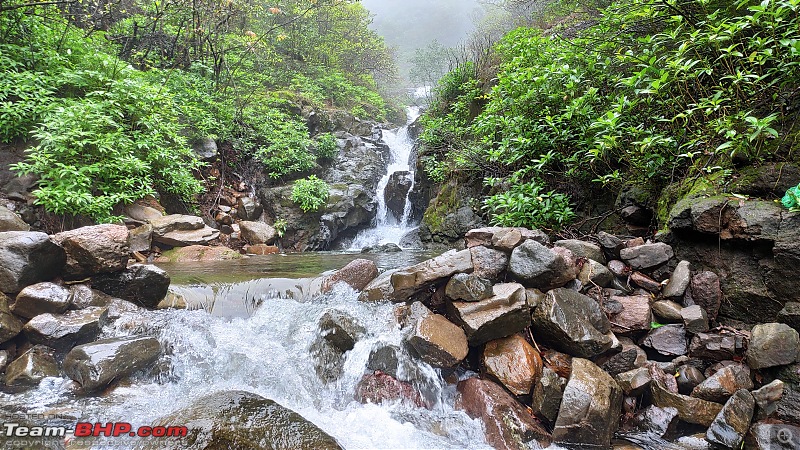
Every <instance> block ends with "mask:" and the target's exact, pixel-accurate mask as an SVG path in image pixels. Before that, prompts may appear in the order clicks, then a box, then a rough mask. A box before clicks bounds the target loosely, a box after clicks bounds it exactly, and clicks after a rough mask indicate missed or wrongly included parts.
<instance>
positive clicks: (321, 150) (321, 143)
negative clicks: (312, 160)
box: [314, 133, 339, 159]
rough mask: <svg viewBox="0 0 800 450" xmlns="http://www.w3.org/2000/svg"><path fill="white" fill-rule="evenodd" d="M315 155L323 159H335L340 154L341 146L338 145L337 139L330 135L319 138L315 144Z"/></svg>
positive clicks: (326, 134)
mask: <svg viewBox="0 0 800 450" xmlns="http://www.w3.org/2000/svg"><path fill="white" fill-rule="evenodd" d="M314 154H316V155H317V157H318V158H322V159H333V158H335V157H336V156H337V155H338V154H339V145H338V144H337V143H336V137H335V136H334V135H332V134H330V133H325V134H321V135H319V136H317V137H316V139H315V143H314Z"/></svg>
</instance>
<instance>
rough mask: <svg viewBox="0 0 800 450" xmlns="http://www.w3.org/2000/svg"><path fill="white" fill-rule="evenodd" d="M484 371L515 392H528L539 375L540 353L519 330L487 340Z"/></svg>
mask: <svg viewBox="0 0 800 450" xmlns="http://www.w3.org/2000/svg"><path fill="white" fill-rule="evenodd" d="M483 366H484V367H485V368H486V374H487V375H489V376H490V377H491V378H493V379H494V380H496V381H498V382H499V383H500V384H502V385H503V386H505V387H506V389H508V390H509V391H510V392H511V393H512V394H514V395H528V394H530V393H531V390H532V389H533V386H534V384H535V383H536V382H537V381H538V380H539V378H540V377H541V376H542V357H541V356H540V355H539V352H538V351H536V349H535V348H533V346H532V345H531V344H529V343H528V341H526V340H525V338H523V337H522V336H520V335H519V334H515V335H513V336H509V337H507V338H503V339H497V340H494V341H490V342H487V343H486V347H485V348H484V350H483Z"/></svg>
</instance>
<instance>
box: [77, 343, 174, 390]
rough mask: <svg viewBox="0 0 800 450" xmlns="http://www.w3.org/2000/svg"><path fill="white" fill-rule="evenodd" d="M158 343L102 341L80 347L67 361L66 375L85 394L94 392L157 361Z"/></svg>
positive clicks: (159, 348) (159, 349)
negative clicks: (78, 385) (76, 383)
mask: <svg viewBox="0 0 800 450" xmlns="http://www.w3.org/2000/svg"><path fill="white" fill-rule="evenodd" d="M160 352H161V345H160V344H159V343H158V340H157V339H155V338H152V337H148V336H133V337H121V338H111V339H101V340H99V341H95V342H91V343H88V344H83V345H79V346H77V347H75V348H73V349H72V350H70V352H69V353H67V356H66V357H65V358H64V373H66V374H67V376H69V377H70V378H72V379H73V380H75V381H76V382H78V384H80V385H81V388H82V389H83V390H84V391H85V392H94V391H97V390H99V389H102V388H104V387H106V386H108V385H109V384H110V383H111V382H112V381H115V380H121V379H123V378H125V377H127V376H129V375H131V374H132V373H134V372H136V371H137V370H141V369H144V368H145V367H147V366H148V365H150V364H152V363H153V362H155V360H156V359H157V358H158V355H159V353H160Z"/></svg>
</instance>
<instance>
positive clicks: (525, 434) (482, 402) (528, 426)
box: [456, 378, 550, 450]
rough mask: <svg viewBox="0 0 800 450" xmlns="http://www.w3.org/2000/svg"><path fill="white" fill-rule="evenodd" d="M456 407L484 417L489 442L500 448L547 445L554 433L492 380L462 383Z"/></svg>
mask: <svg viewBox="0 0 800 450" xmlns="http://www.w3.org/2000/svg"><path fill="white" fill-rule="evenodd" d="M457 389H458V392H459V396H458V399H457V400H456V408H457V409H461V410H463V411H465V412H466V413H467V414H468V415H469V416H470V417H472V418H477V419H480V420H481V422H482V423H483V426H484V429H485V432H486V442H487V443H488V444H489V445H491V446H492V447H493V448H495V449H498V450H524V449H527V448H529V447H528V445H527V443H530V442H536V443H537V444H538V445H540V446H543V447H546V446H548V445H549V444H550V435H549V433H547V431H546V430H545V429H544V428H543V427H542V426H541V425H540V424H539V423H538V422H537V421H536V420H535V419H534V418H533V417H532V416H531V415H530V413H528V411H527V410H526V409H525V408H524V407H523V406H522V405H521V404H520V403H519V402H517V401H516V400H515V399H514V398H513V397H512V396H511V394H509V393H507V392H506V391H505V390H504V389H503V388H501V387H500V386H498V385H496V384H495V383H492V382H491V381H488V380H480V379H478V378H468V379H466V380H464V381H461V382H460V383H458V386H457Z"/></svg>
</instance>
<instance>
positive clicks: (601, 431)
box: [553, 358, 622, 447]
mask: <svg viewBox="0 0 800 450" xmlns="http://www.w3.org/2000/svg"><path fill="white" fill-rule="evenodd" d="M621 411H622V389H621V388H620V387H619V385H618V384H617V382H616V381H614V379H613V378H611V376H610V375H609V374H607V373H606V372H604V371H603V370H602V369H600V368H599V367H597V365H595V364H594V363H593V362H591V361H589V360H586V359H581V358H575V359H573V360H572V375H571V376H570V379H569V382H568V383H567V387H566V388H565V389H564V397H563V399H562V400H561V409H560V410H559V412H558V418H557V419H556V423H555V428H554V429H553V440H554V441H556V442H563V443H566V444H578V445H586V446H598V447H609V446H610V445H611V437H612V436H613V435H614V432H615V431H616V429H617V425H618V423H619V420H618V418H619V415H620V412H621Z"/></svg>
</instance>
